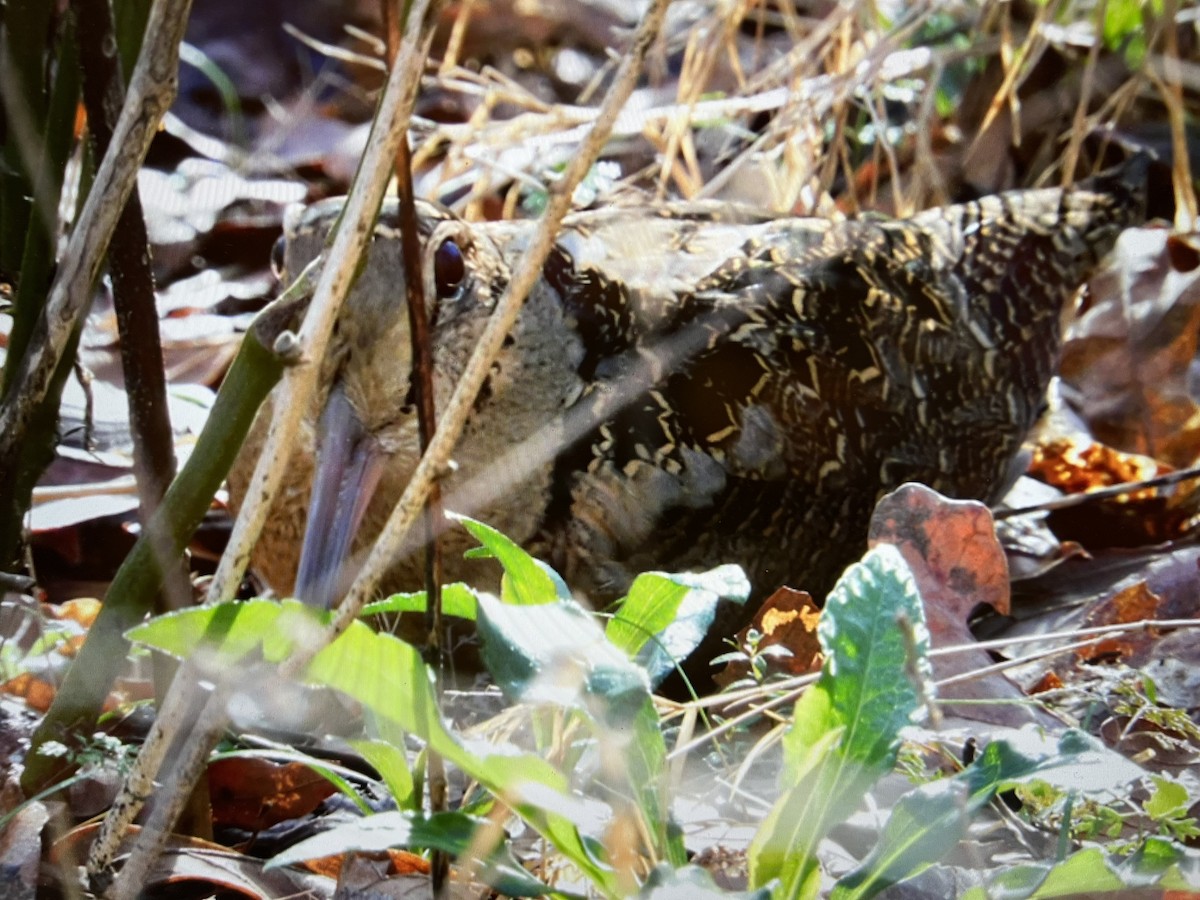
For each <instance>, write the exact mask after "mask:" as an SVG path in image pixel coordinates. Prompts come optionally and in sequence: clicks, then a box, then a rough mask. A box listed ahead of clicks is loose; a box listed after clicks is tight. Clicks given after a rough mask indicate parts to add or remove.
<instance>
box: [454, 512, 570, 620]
mask: <svg viewBox="0 0 1200 900" xmlns="http://www.w3.org/2000/svg"><path fill="white" fill-rule="evenodd" d="M446 515H447V518H451V519H454V520H455V521H457V522H459V523H460V524H461V525H462V526H463V527H464V528H465V529H467V531H469V532H471V534H472V536H473V537H474V538H475V540H477V541H479V543H481V544H483V550H484V551H486V553H480V552H478V551H472V552H471V553H469V554H468V556H472V557H476V556H483V555H487V556H493V557H495V558H496V559H497V560H499V562H500V565H501V566H503V567H504V579H503V581H502V582H501V590H500V597H501V599H502V600H503V601H504V602H505V603H512V604H515V605H518V606H536V605H538V604H541V603H552V602H554V601H555V600H569V599H570V598H571V592H570V590H569V589H568V588H567V585H566V582H564V581H563V580H562V578H561V577H560V576H559V574H558V573H557V572H555V571H554V570H553V569H551V568H550V567H549V566H547V565H546V564H545V563H542V562H539V561H538V560H536V559H534V558H533V557H532V556H530V555H529V554H528V553H526V552H525V551H524V550H522V549H521V548H520V547H519V546H518V545H517V544H516V543H514V542H513V541H511V540H509V539H508V538H507V537H505V536H504V535H503V534H501V533H500V532H499V531H497V530H496V529H495V528H492V527H491V526H490V525H485V524H483V523H482V522H477V521H475V520H474V519H469V518H467V517H466V516H460V515H456V514H454V513H447V514H446Z"/></svg>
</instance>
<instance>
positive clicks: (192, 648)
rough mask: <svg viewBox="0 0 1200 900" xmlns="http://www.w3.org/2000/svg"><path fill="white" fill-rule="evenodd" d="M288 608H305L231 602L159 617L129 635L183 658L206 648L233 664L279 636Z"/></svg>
mask: <svg viewBox="0 0 1200 900" xmlns="http://www.w3.org/2000/svg"><path fill="white" fill-rule="evenodd" d="M285 605H288V606H290V607H295V608H298V609H304V608H305V607H303V605H302V604H300V603H298V602H297V601H295V600H290V601H284V602H283V603H281V602H279V601H277V600H247V601H244V602H243V601H233V600H230V601H226V602H224V603H215V604H210V605H206V606H195V607H191V608H189V609H181V610H179V611H177V612H170V613H165V614H164V615H161V616H155V617H154V618H153V619H151V620H150V621H148V622H145V623H143V624H141V625H136V626H134V627H133V628H130V629H129V630H128V631H126V632H125V636H126V637H127V638H128V639H129V640H131V641H134V642H136V643H139V644H144V645H145V646H147V647H153V648H154V649H156V650H161V651H162V652H163V653H169V654H171V655H172V656H175V657H177V658H179V659H184V658H186V657H188V656H191V655H192V654H193V653H195V652H196V651H197V650H199V649H202V648H203V649H204V650H206V651H209V652H214V653H217V654H220V655H221V656H222V657H224V658H226V659H228V660H231V661H233V660H238V659H241V658H242V657H244V656H246V655H248V654H249V653H251V652H253V651H255V650H258V649H259V648H260V647H262V644H263V641H264V640H265V639H266V638H267V637H268V636H270V635H273V634H274V635H276V636H278V635H277V630H276V625H277V623H278V622H279V617H280V614H281V613H282V612H283V610H284V608H285Z"/></svg>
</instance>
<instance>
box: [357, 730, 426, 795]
mask: <svg viewBox="0 0 1200 900" xmlns="http://www.w3.org/2000/svg"><path fill="white" fill-rule="evenodd" d="M350 746H351V747H353V748H354V749H355V750H357V751H358V752H359V753H360V754H361V755H362V757H363V759H365V760H366V761H367V762H368V763H369V764H370V765H371V767H372V768H373V769H374V770H375V771H376V772H378V773H379V777H380V778H382V779H383V783H384V784H386V785H387V788H388V792H389V793H390V794H391V795H392V799H393V800H395V801H396V805H397V806H399V807H400V808H401V809H402V810H407V811H411V812H415V811H417V810H418V809H419V806H420V802H421V798H420V797H419V796H417V795H416V791H415V789H414V783H413V775H412V769H411V768H409V765H408V756H407V755H406V754H405V752H404V750H403V748H402V747H398V746H396V745H395V744H391V743H388V742H387V741H380V740H361V741H351V742H350Z"/></svg>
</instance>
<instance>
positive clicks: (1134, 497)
mask: <svg viewBox="0 0 1200 900" xmlns="http://www.w3.org/2000/svg"><path fill="white" fill-rule="evenodd" d="M1029 471H1030V474H1031V475H1033V476H1034V477H1036V478H1039V479H1041V480H1042V481H1044V482H1046V483H1047V484H1050V485H1053V486H1054V487H1057V488H1059V489H1060V490H1062V491H1064V492H1066V493H1072V494H1075V493H1086V492H1088V491H1090V490H1095V489H1098V488H1105V487H1111V486H1113V485H1119V484H1125V483H1128V482H1136V481H1142V480H1145V479H1149V478H1154V477H1155V476H1157V475H1163V474H1166V473H1168V472H1170V471H1172V470H1171V467H1170V466H1166V465H1162V464H1160V463H1158V462H1156V461H1155V460H1153V459H1150V458H1149V457H1146V456H1141V455H1138V454H1133V453H1123V452H1121V451H1119V450H1116V449H1114V448H1112V447H1108V446H1105V445H1104V444H1099V443H1095V442H1091V443H1088V444H1084V445H1081V444H1079V443H1077V442H1076V441H1074V440H1071V439H1068V438H1059V439H1055V440H1052V441H1047V442H1045V443H1043V444H1040V445H1039V446H1038V447H1037V448H1036V450H1035V451H1034V458H1033V462H1032V464H1031V466H1030V470H1029ZM1198 516H1200V482H1198V481H1196V480H1190V481H1185V482H1182V483H1180V484H1178V485H1174V486H1172V487H1171V488H1169V489H1160V488H1142V489H1139V490H1132V491H1130V492H1129V493H1128V494H1121V495H1120V496H1118V497H1110V498H1098V499H1096V500H1093V501H1089V502H1088V504H1087V505H1086V506H1077V507H1069V508H1066V509H1058V510H1054V511H1053V512H1051V514H1050V517H1049V525H1050V527H1051V528H1052V529H1053V531H1054V533H1055V534H1057V535H1058V536H1059V537H1060V538H1063V539H1073V540H1077V541H1079V542H1080V543H1082V544H1083V545H1085V546H1086V547H1088V548H1089V549H1091V550H1100V549H1104V548H1106V547H1139V546H1144V545H1146V544H1159V543H1162V542H1164V541H1171V540H1177V539H1179V538H1181V537H1184V536H1185V535H1187V534H1188V533H1190V532H1191V531H1192V530H1193V529H1194V528H1195V525H1196V521H1197V517H1198Z"/></svg>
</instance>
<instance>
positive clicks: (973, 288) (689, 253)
mask: <svg viewBox="0 0 1200 900" xmlns="http://www.w3.org/2000/svg"><path fill="white" fill-rule="evenodd" d="M1144 181H1145V164H1144V162H1141V161H1137V160H1135V161H1134V162H1132V163H1129V164H1127V165H1126V166H1125V167H1124V168H1123V169H1122V170H1120V171H1118V172H1115V173H1109V174H1106V175H1102V176H1099V177H1097V178H1095V179H1092V180H1090V181H1087V182H1084V183H1082V184H1080V185H1079V186H1077V187H1075V188H1073V189H1070V190H1066V191H1062V190H1058V189H1047V190H1036V191H1021V192H1012V193H1008V194H1004V195H1001V196H996V197H987V198H984V199H982V200H980V201H978V202H973V203H967V204H963V205H960V206H952V207H947V208H944V209H934V210H930V211H928V212H924V213H921V214H919V215H917V216H914V217H912V218H910V219H906V220H885V219H875V218H864V219H860V220H853V221H846V222H829V221H824V220H817V219H802V218H772V217H768V216H755V215H745V214H731V213H730V212H729V211H728V210H722V209H721V208H719V207H716V206H703V207H669V208H664V209H644V208H634V209H629V208H615V209H608V210H602V211H597V212H583V213H578V214H576V215H574V216H572V217H570V218H569V219H568V220H567V222H566V224H565V225H564V227H563V230H562V233H561V234H560V236H559V238H558V240H557V243H556V245H555V248H554V250H553V251H552V253H551V255H550V258H549V260H548V261H547V263H546V266H545V269H544V273H543V278H542V279H541V280H540V281H539V282H538V284H537V286H536V287H535V289H534V291H533V293H532V295H531V296H530V298H529V300H528V302H527V304H526V307H525V309H524V311H523V312H522V315H521V318H520V320H519V322H518V324H517V326H516V329H515V330H514V332H513V334H512V335H511V336H510V339H509V341H508V342H507V344H506V346H505V348H504V351H503V353H502V354H501V356H500V358H499V360H498V361H497V363H496V366H495V367H494V369H493V371H492V374H491V376H490V378H489V381H488V383H487V385H486V386H485V388H484V390H483V393H482V395H481V396H480V398H479V400H478V401H477V404H476V411H475V414H474V416H473V418H472V419H471V421H470V423H469V425H468V428H467V431H466V434H465V435H464V437H463V440H462V442H461V443H460V445H459V448H458V450H457V452H456V454H455V460H456V462H457V464H458V469H457V471H455V472H454V474H453V475H451V476H450V477H449V478H448V480H447V481H446V483H445V485H444V493H445V496H446V503H447V506H448V508H450V509H453V510H457V511H460V512H465V513H469V514H471V515H473V516H476V517H478V518H482V519H484V520H486V521H488V522H490V523H492V524H494V525H495V526H497V527H498V528H500V529H501V530H503V531H504V532H506V533H507V534H509V535H510V536H511V537H513V538H514V539H516V540H518V541H519V542H521V543H522V544H524V545H526V546H527V547H528V548H530V549H531V550H532V551H533V552H534V553H535V554H538V555H540V556H541V557H543V558H544V559H546V560H547V561H548V562H550V563H551V564H552V565H554V566H555V567H556V568H558V569H559V571H561V572H563V573H564V575H565V576H566V578H567V581H568V583H569V584H571V585H572V587H574V588H576V589H577V590H580V591H581V592H583V593H585V594H587V595H589V596H591V597H592V598H593V599H596V600H607V599H610V598H612V597H614V596H618V595H619V593H620V592H621V590H622V589H623V588H624V587H625V586H626V585H627V584H628V582H629V580H630V579H631V578H632V577H633V576H634V575H636V574H637V573H638V572H640V571H643V570H647V569H662V570H683V569H694V568H701V567H705V568H707V567H710V566H713V565H716V564H718V563H724V562H735V563H739V564H741V565H742V566H743V567H744V568H745V569H746V571H747V573H748V574H749V575H750V578H751V580H752V582H753V583H754V585H755V588H756V593H757V595H758V596H760V597H761V596H764V595H765V594H766V593H768V592H769V591H771V590H772V589H774V588H775V587H777V586H778V585H780V584H784V583H787V584H790V585H792V586H794V587H797V588H806V589H809V590H812V591H814V592H818V593H819V592H823V591H825V590H826V589H828V588H829V587H830V585H831V584H832V581H833V580H834V579H835V578H836V577H837V575H838V574H839V573H840V571H841V570H842V568H844V567H845V566H846V565H847V564H848V563H849V562H852V561H853V560H854V559H856V558H857V557H858V556H859V555H860V553H861V552H862V550H863V549H864V543H865V535H866V527H867V520H868V517H869V515H870V512H871V509H872V507H873V505H874V503H875V501H876V499H877V498H878V497H879V495H880V494H881V493H883V492H885V491H887V490H890V489H891V488H894V487H896V486H897V485H899V484H901V483H902V482H905V481H920V482H923V483H925V484H928V485H930V486H932V487H934V488H936V489H937V490H939V491H941V492H943V493H946V494H949V495H951V496H956V497H974V498H978V499H982V500H985V501H989V500H994V499H996V498H997V497H998V495H999V494H1000V492H1001V491H1002V490H1003V489H1004V487H1005V486H1006V485H1007V484H1008V483H1009V482H1010V480H1011V477H1012V476H1013V475H1014V472H1013V471H1012V469H1013V459H1014V456H1015V455H1016V453H1017V450H1018V448H1019V446H1020V443H1021V441H1022V439H1023V438H1024V437H1025V435H1026V433H1027V431H1028V430H1029V428H1030V426H1031V425H1032V424H1033V423H1034V420H1035V419H1036V418H1037V416H1038V413H1039V410H1040V408H1041V405H1042V403H1043V395H1044V392H1045V389H1046V385H1047V382H1048V381H1049V379H1050V376H1051V374H1052V373H1053V371H1054V366H1055V363H1056V360H1057V355H1058V349H1059V341H1060V321H1061V318H1062V316H1063V314H1064V311H1065V310H1066V309H1067V307H1068V306H1069V305H1070V300H1071V298H1072V297H1073V295H1074V294H1075V292H1076V289H1077V288H1078V287H1079V285H1080V284H1081V283H1083V282H1084V281H1085V280H1086V279H1087V277H1088V276H1089V275H1090V274H1091V272H1092V271H1093V269H1094V267H1095V265H1096V263H1097V262H1098V260H1099V259H1100V257H1102V256H1103V255H1104V254H1105V253H1107V252H1108V250H1109V249H1110V248H1111V246H1112V244H1113V242H1114V241H1115V239H1116V237H1117V235H1118V234H1119V232H1120V231H1121V229H1122V228H1124V227H1126V226H1127V225H1130V224H1133V223H1134V222H1136V221H1137V220H1138V219H1139V218H1140V216H1141V215H1142V213H1141V210H1142V208H1143V206H1144V197H1143V193H1144ZM337 210H338V205H337V203H336V202H335V201H329V202H325V203H321V204H318V205H316V206H314V207H310V208H309V209H307V210H305V211H303V213H301V214H299V215H298V216H297V217H294V218H293V219H292V221H291V222H290V223H289V234H290V238H289V244H288V248H287V253H286V268H287V270H288V271H289V272H296V271H298V270H299V267H300V265H301V264H302V263H303V262H304V261H306V260H307V259H309V258H311V257H312V256H313V255H314V254H315V253H317V252H318V251H319V248H320V246H321V244H322V242H323V240H324V236H325V233H326V231H327V229H328V227H329V226H330V224H331V223H332V220H333V217H334V215H335V214H336V212H337ZM418 214H419V217H420V220H421V221H420V230H421V239H422V245H423V248H424V259H425V263H424V264H425V267H426V280H427V284H428V285H430V286H431V287H432V286H435V285H436V286H437V290H436V291H435V293H436V294H437V296H435V297H431V298H430V301H429V306H430V316H431V320H432V326H433V334H434V342H435V347H436V349H435V368H436V372H437V384H436V388H437V394H438V398H437V399H438V402H439V407H442V406H444V404H445V401H446V399H447V397H448V396H449V392H450V391H451V390H452V388H453V385H454V382H455V380H456V378H457V376H458V374H459V373H460V372H461V370H462V367H463V364H464V363H465V361H466V359H467V357H468V355H469V354H470V352H471V349H472V347H473V345H474V342H475V339H476V338H477V336H478V335H479V333H480V332H481V330H482V328H483V325H484V321H485V318H486V316H487V315H488V314H489V313H490V311H491V309H492V308H493V306H494V303H495V300H496V299H497V298H498V297H499V295H500V294H501V293H502V291H503V288H504V286H505V284H506V283H507V278H508V272H509V267H510V266H511V265H512V263H513V261H514V260H515V258H516V257H517V255H518V254H519V253H520V252H521V251H522V250H523V249H524V246H525V243H526V241H527V238H528V235H529V233H530V228H531V226H530V224H529V223H485V224H466V223H463V222H461V221H459V220H457V219H455V218H453V217H452V216H450V215H449V214H448V213H446V212H445V211H443V210H441V209H438V208H435V207H433V206H431V205H426V204H421V205H419V206H418ZM394 237H396V234H395V212H394V209H393V208H392V207H385V210H384V213H383V215H382V216H381V219H380V222H379V225H378V226H377V232H376V238H375V241H374V244H373V246H372V249H371V253H370V259H369V262H368V264H367V267H366V269H365V271H364V272H363V274H362V276H361V277H360V279H359V282H358V284H357V286H356V287H355V289H354V292H353V293H352V295H351V297H350V299H349V301H348V305H347V307H346V310H345V312H344V313H343V314H342V317H341V320H340V322H339V325H338V332H337V335H336V337H335V342H334V349H333V350H332V353H331V356H330V358H329V359H328V360H326V362H325V363H324V370H323V378H322V383H323V384H324V385H325V389H324V392H323V394H322V396H321V398H320V403H321V405H322V406H324V405H325V403H326V399H327V396H333V397H335V398H336V399H335V403H334V404H333V405H332V406H331V408H330V409H331V411H329V412H326V413H325V414H324V415H325V419H324V421H325V423H326V424H327V425H329V426H330V428H331V429H334V428H335V427H336V428H337V429H342V430H341V431H336V433H335V434H334V436H333V437H331V438H328V439H327V443H329V444H330V445H336V446H340V447H342V452H341V453H340V458H341V459H342V461H343V463H344V462H345V460H346V459H347V458H350V457H353V458H354V459H360V462H361V460H362V459H366V460H367V462H365V463H362V466H366V469H364V471H366V470H369V472H371V473H374V472H377V473H378V477H379V485H378V489H377V490H376V491H375V495H374V499H373V500H372V501H371V503H370V505H369V507H368V508H367V510H366V513H365V517H364V519H363V525H362V527H361V529H359V535H358V538H357V539H356V546H362V545H364V544H365V543H366V542H367V541H369V540H370V539H371V538H372V537H373V535H374V534H375V533H376V532H377V531H378V529H379V527H380V524H381V522H382V521H383V519H384V517H385V516H386V514H387V512H388V510H389V509H390V506H391V504H392V502H394V500H395V499H396V498H397V497H398V496H399V493H400V491H401V489H402V488H403V486H404V484H405V481H406V479H407V477H408V475H409V473H410V472H411V471H412V469H413V467H414V465H415V462H416V459H417V437H416V417H415V410H414V408H413V404H412V391H411V388H410V384H409V367H410V352H409V338H408V325H407V316H406V312H405V308H404V290H403V283H404V282H403V273H402V266H401V261H400V250H399V241H398V240H394V239H393V238H394ZM447 242H450V243H449V245H448V244H447ZM455 249H457V250H458V251H459V254H460V255H461V263H462V265H461V266H459V265H458V264H457V257H456V254H455V253H454V250H455ZM459 276H461V278H460V277H459ZM319 415H321V411H320V409H314V410H313V412H312V415H311V417H310V418H309V425H310V426H311V428H312V430H310V431H309V432H308V433H307V434H306V435H305V437H304V444H303V446H302V448H301V450H300V452H299V453H298V454H297V455H298V461H297V462H294V463H293V466H292V468H291V470H290V471H289V486H288V489H287V491H288V493H287V495H286V496H285V497H284V498H283V499H282V500H281V503H280V506H279V507H278V508H277V510H276V512H275V514H274V515H273V517H272V519H271V522H270V524H269V526H268V531H267V533H266V534H265V536H264V538H263V542H262V545H261V547H260V552H259V555H258V557H257V560H256V561H257V565H258V568H259V569H260V571H262V572H263V573H264V574H265V575H266V577H267V578H268V580H269V581H270V583H271V585H272V586H273V587H274V588H275V589H277V590H279V591H282V592H289V591H291V590H292V588H293V581H292V578H293V573H294V571H295V568H296V563H297V554H298V553H299V546H300V544H299V535H300V533H301V530H302V527H301V521H302V518H303V515H304V509H305V506H306V504H307V498H308V492H309V483H310V481H311V479H312V473H313V469H314V463H313V461H312V456H313V453H314V449H315V438H314V431H315V430H316V422H317V419H318V416H319ZM355 419H356V420H357V424H355V423H354V422H353V421H351V420H355ZM347 422H349V423H350V424H349V425H347V424H346V423H347ZM346 428H349V431H346V430H345V429H346ZM347 434H348V435H350V437H347V436H346V435H347ZM347 441H348V442H349V443H347ZM354 447H358V448H360V449H361V452H359V451H356V450H354V449H353V448H354ZM355 453H359V456H355ZM323 455H324V456H328V457H332V456H333V455H334V454H333V453H332V451H330V450H328V449H324V450H323ZM322 465H325V464H322ZM329 465H330V466H334V467H336V465H335V464H333V463H331V464H329ZM362 466H360V468H362ZM343 468H345V466H343ZM248 473H249V466H248V465H246V464H244V463H243V464H242V465H241V466H239V467H238V468H237V470H235V473H234V474H233V475H232V476H231V484H232V487H233V489H234V490H233V493H234V496H235V499H236V498H237V496H238V494H239V492H240V491H243V490H244V485H245V480H246V478H247V476H248ZM360 474H361V473H360ZM329 477H330V478H336V479H342V477H343V475H342V474H338V473H336V472H335V473H333V474H332V475H330V476H329ZM356 477H357V476H356ZM369 481H370V479H369V478H368V479H367V480H366V481H361V480H360V481H358V482H354V483H355V484H358V483H363V484H368V485H369ZM338 483H339V484H341V483H342V481H341V480H339V482H338ZM329 490H334V488H330V489H329ZM339 490H340V489H339ZM354 493H355V489H348V490H346V491H342V492H341V493H340V494H339V496H341V497H342V500H341V501H338V502H341V504H342V506H343V507H345V506H347V503H346V502H345V498H346V496H352V495H354ZM337 505H338V503H337V502H332V501H331V503H330V505H329V506H327V507H325V509H326V510H329V509H332V508H333V507H335V506H337ZM322 515H323V516H324V517H325V518H326V519H329V518H330V516H331V514H329V513H327V512H326V513H323V514H322ZM340 515H341V516H342V518H341V519H339V520H338V521H339V522H340V524H338V525H333V524H331V522H330V521H323V522H321V523H319V524H317V526H316V527H317V528H318V529H319V530H323V531H325V532H329V531H330V530H332V529H336V528H341V529H343V530H345V529H353V527H354V522H353V519H354V515H353V514H352V513H351V512H350V511H349V510H347V509H343V512H342V513H341V514H340ZM310 527H311V526H310ZM312 540H313V539H310V542H311V541H312ZM317 543H318V544H320V547H326V546H327V544H328V543H329V542H328V540H325V542H324V543H321V542H320V541H318V542H317ZM470 543H471V542H470V541H469V540H468V539H466V538H465V537H454V538H452V544H451V546H450V547H449V548H448V552H447V554H446V562H447V567H448V569H449V572H448V575H449V577H451V578H467V579H472V580H478V579H480V578H486V577H487V576H488V573H489V571H490V570H489V568H488V564H486V563H482V564H481V563H478V562H463V561H462V560H461V559H460V558H459V557H460V553H459V551H460V550H461V549H462V548H463V547H465V546H467V545H469V544H470ZM314 546H315V544H314ZM308 555H309V557H310V559H309V560H308V562H307V573H306V575H305V576H304V577H303V578H302V579H301V585H300V591H299V592H300V593H301V594H306V595H307V597H306V599H309V600H311V601H313V602H318V603H326V602H329V601H331V600H332V599H333V598H334V595H335V593H336V590H335V588H336V586H335V585H334V584H333V583H332V582H330V581H327V580H325V579H324V576H323V574H322V573H325V572H327V571H329V570H330V567H336V566H338V565H339V564H340V560H339V559H336V558H324V557H325V556H330V552H329V551H328V550H327V549H325V550H320V549H318V550H315V551H309V552H308ZM333 556H336V554H333ZM343 577H344V576H343ZM419 585H420V580H419V577H418V574H417V567H416V565H415V564H414V562H413V561H411V560H400V561H398V563H397V566H396V568H395V570H394V572H393V576H392V578H391V580H390V584H389V586H390V587H396V588H401V587H403V588H410V589H411V588H415V587H418V586H419Z"/></svg>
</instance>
